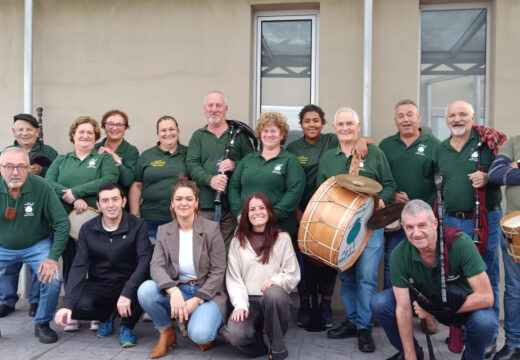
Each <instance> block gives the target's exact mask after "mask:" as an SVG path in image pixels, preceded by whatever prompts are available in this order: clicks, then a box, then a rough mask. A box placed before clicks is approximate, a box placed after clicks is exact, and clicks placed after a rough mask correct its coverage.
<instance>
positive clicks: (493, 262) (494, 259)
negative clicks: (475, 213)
mask: <svg viewBox="0 0 520 360" xmlns="http://www.w3.org/2000/svg"><path fill="white" fill-rule="evenodd" d="M502 216H503V214H502V210H500V209H499V210H493V211H488V212H487V220H488V226H489V235H488V240H487V241H488V242H487V247H486V252H485V253H484V256H483V257H482V258H483V259H484V262H485V263H486V266H487V269H486V273H487V274H488V276H489V281H490V282H491V287H492V288H493V296H494V297H495V300H494V302H493V306H492V307H491V309H493V311H494V312H495V315H496V318H497V322H498V315H499V312H500V292H499V290H498V283H499V281H500V260H499V259H500V258H499V255H498V247H499V246H500V243H501V242H502V239H503V238H504V236H503V235H502V228H501V227H500V219H502ZM444 223H445V225H447V226H453V227H456V228H459V229H460V230H462V231H464V232H465V233H466V234H468V235H469V236H470V237H473V220H472V219H468V220H460V219H457V218H455V217H452V216H449V215H446V219H445V222H444ZM497 335H498V329H497V333H496V334H495V340H496V337H497ZM493 342H494V341H493Z"/></svg>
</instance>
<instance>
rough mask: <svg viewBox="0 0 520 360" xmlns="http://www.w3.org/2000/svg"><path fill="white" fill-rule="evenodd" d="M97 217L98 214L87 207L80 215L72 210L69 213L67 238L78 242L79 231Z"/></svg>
mask: <svg viewBox="0 0 520 360" xmlns="http://www.w3.org/2000/svg"><path fill="white" fill-rule="evenodd" d="M98 215H99V212H98V211H97V210H96V209H94V208H93V207H90V206H89V207H88V208H87V210H85V211H83V212H82V213H81V214H78V213H77V212H76V210H72V211H71V212H70V213H69V220H70V233H69V236H70V237H71V238H73V239H74V240H76V241H77V240H78V236H79V231H80V230H81V227H82V226H83V224H84V223H86V222H87V221H89V220H90V219H93V218H95V217H96V216H98Z"/></svg>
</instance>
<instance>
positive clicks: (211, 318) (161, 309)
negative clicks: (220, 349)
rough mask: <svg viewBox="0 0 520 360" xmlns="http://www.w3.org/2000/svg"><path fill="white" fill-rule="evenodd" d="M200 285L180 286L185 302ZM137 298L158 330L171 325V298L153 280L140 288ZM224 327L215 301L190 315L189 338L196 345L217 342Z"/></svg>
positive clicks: (207, 302)
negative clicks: (220, 329)
mask: <svg viewBox="0 0 520 360" xmlns="http://www.w3.org/2000/svg"><path fill="white" fill-rule="evenodd" d="M199 288H200V286H199V285H179V289H180V290H181V292H182V296H183V297H184V300H188V299H191V298H192V297H193V296H194V295H195V293H196V292H197V290H199ZM137 298H138V299H139V304H141V307H142V308H143V310H144V311H145V312H146V313H147V314H148V315H149V316H150V318H151V319H152V320H153V323H154V325H155V328H156V329H161V328H165V327H168V326H170V325H171V307H170V297H169V296H168V295H166V294H164V293H163V292H162V291H160V290H159V288H158V287H157V283H156V282H155V281H153V280H147V281H145V282H144V283H142V284H141V286H139V289H138V290H137ZM220 325H222V313H221V312H220V308H219V307H218V305H217V303H215V302H214V301H213V300H211V301H206V302H204V304H202V305H199V306H198V307H197V308H196V309H195V311H193V313H192V314H191V315H190V321H189V322H188V337H189V338H190V339H191V340H192V341H193V342H194V343H196V344H207V343H210V342H212V341H213V340H215V337H216V336H217V332H218V329H219V328H220Z"/></svg>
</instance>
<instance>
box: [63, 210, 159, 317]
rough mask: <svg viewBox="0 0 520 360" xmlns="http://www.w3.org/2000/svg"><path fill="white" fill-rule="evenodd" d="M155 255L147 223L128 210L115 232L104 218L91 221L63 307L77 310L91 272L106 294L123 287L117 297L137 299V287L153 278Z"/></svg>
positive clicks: (80, 239) (85, 228)
mask: <svg viewBox="0 0 520 360" xmlns="http://www.w3.org/2000/svg"><path fill="white" fill-rule="evenodd" d="M152 252H153V249H152V245H151V244H150V240H149V238H148V228H147V226H146V223H145V222H144V221H143V220H141V219H139V218H137V217H135V216H133V215H131V214H129V213H128V212H126V211H124V212H123V217H122V219H121V223H120V224H119V228H118V229H117V230H115V231H113V232H112V233H109V232H107V231H106V230H105V229H104V228H103V224H102V222H101V216H98V217H96V218H94V219H92V220H89V221H87V222H86V223H85V224H83V226H82V227H81V230H80V232H79V236H78V242H77V251H76V256H75V257H74V261H73V263H72V268H71V270H70V273H69V277H68V280H67V287H66V289H65V297H64V299H63V304H62V307H64V308H67V309H73V308H74V306H75V305H76V303H77V301H78V300H79V297H80V296H81V292H82V289H83V286H84V283H85V281H86V278H85V276H86V275H87V273H88V281H89V282H95V283H99V287H100V288H102V289H106V291H110V290H112V289H113V290H114V291H116V289H121V288H122V291H121V292H120V293H119V294H113V295H115V296H117V297H118V296H119V295H123V296H125V297H127V298H130V299H136V298H137V288H138V287H139V285H141V284H142V283H143V282H144V281H145V280H147V279H149V278H150V259H151V258H152ZM108 296H110V295H108Z"/></svg>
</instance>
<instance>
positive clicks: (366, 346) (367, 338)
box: [358, 329, 376, 353]
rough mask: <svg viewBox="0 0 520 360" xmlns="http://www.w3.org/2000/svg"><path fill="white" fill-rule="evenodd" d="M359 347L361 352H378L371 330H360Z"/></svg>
mask: <svg viewBox="0 0 520 360" xmlns="http://www.w3.org/2000/svg"><path fill="white" fill-rule="evenodd" d="M358 347H359V351H361V352H367V353H370V352H374V351H376V344H374V339H372V330H371V329H358Z"/></svg>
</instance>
